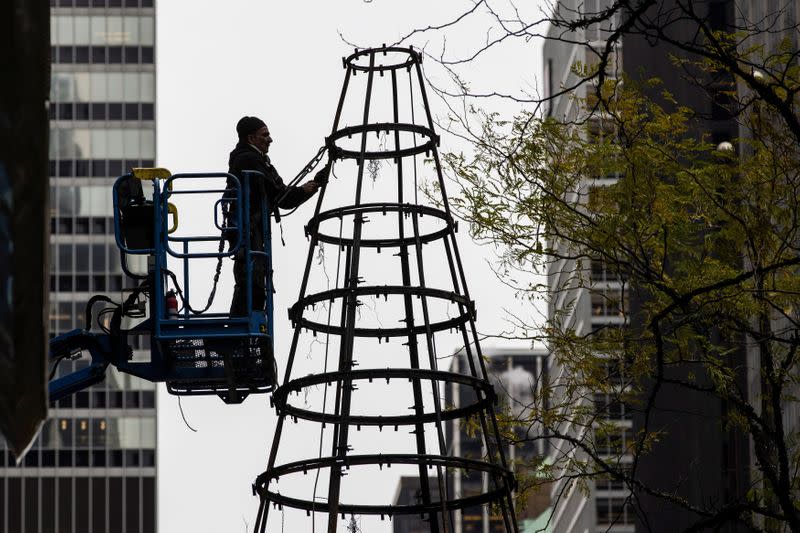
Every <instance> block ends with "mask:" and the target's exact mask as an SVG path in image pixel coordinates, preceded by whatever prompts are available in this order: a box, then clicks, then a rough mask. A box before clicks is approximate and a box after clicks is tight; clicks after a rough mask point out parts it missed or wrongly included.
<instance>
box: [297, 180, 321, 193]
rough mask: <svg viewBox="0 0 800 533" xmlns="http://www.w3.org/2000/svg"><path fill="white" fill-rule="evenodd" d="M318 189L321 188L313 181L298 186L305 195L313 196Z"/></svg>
mask: <svg viewBox="0 0 800 533" xmlns="http://www.w3.org/2000/svg"><path fill="white" fill-rule="evenodd" d="M320 187H322V185H320V184H319V183H318V182H316V181H313V180H312V181H307V182H305V183H304V184H302V185H301V186H300V188H301V189H303V190H304V191H305V192H306V193H307V194H314V193H315V192H317V189H319V188H320Z"/></svg>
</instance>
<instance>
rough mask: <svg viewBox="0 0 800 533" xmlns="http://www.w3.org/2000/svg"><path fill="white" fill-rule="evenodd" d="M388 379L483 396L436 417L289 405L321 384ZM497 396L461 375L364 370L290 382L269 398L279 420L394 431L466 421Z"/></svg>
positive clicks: (481, 383) (486, 384)
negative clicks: (441, 384) (460, 389)
mask: <svg viewBox="0 0 800 533" xmlns="http://www.w3.org/2000/svg"><path fill="white" fill-rule="evenodd" d="M391 379H407V380H408V381H412V380H426V381H431V382H434V381H442V382H444V383H445V384H447V385H450V384H453V383H456V384H459V385H465V386H468V387H472V389H473V390H475V391H476V392H477V391H482V392H483V394H482V395H476V397H477V398H478V399H477V400H476V401H474V402H473V403H471V404H469V405H465V406H463V407H458V408H456V409H451V410H448V411H441V412H440V413H439V414H438V416H437V413H436V412H429V413H422V414H409V415H394V416H382V415H347V416H342V415H335V414H333V413H322V412H319V411H312V410H310V409H301V408H300V407H297V406H295V405H292V404H291V403H289V395H290V394H292V393H293V392H294V393H298V394H299V393H300V392H302V391H303V389H307V388H309V387H313V386H316V385H322V384H331V383H343V382H344V381H345V380H347V381H364V380H367V381H369V382H370V383H372V381H373V380H385V381H386V383H387V384H388V383H389V381H390V380H391ZM496 398H497V396H496V394H495V392H494V388H493V387H492V385H491V384H489V382H488V381H484V380H482V379H478V378H476V377H473V376H467V375H464V374H455V373H453V372H444V371H441V370H426V369H413V368H374V369H364V370H353V371H350V372H328V373H325V374H312V375H310V376H305V377H302V378H298V379H293V380H292V381H289V382H288V383H286V384H285V385H283V386H282V387H280V388H278V389H277V390H276V391H275V392H274V393H273V395H272V401H273V403H274V405H275V409H276V410H277V411H278V414H279V415H281V416H290V417H293V418H300V419H302V420H310V421H312V422H321V423H340V422H342V423H345V424H348V425H351V426H357V427H358V426H371V427H377V428H379V429H383V427H384V426H385V427H391V426H394V427H395V430H397V427H398V426H411V425H414V424H420V423H433V422H436V421H437V420H442V421H446V420H454V419H457V418H466V417H469V416H471V415H474V414H477V413H479V412H481V411H482V410H484V409H487V408H488V407H489V406H491V405H493V404H494V403H495V400H496Z"/></svg>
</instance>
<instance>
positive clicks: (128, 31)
mask: <svg viewBox="0 0 800 533" xmlns="http://www.w3.org/2000/svg"><path fill="white" fill-rule="evenodd" d="M155 39H156V36H155V18H154V17H153V16H152V15H148V16H135V15H126V16H120V15H117V14H114V15H108V14H106V13H102V12H100V13H97V12H95V13H94V14H91V15H83V14H80V15H72V14H71V15H56V16H53V17H50V44H51V45H55V46H124V45H127V46H134V45H137V46H153V45H154V44H155V42H156V41H155Z"/></svg>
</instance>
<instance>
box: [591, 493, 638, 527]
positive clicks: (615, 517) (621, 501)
mask: <svg viewBox="0 0 800 533" xmlns="http://www.w3.org/2000/svg"><path fill="white" fill-rule="evenodd" d="M595 507H596V510H597V523H598V525H601V524H602V525H610V524H618V525H629V524H634V523H635V515H634V512H633V508H632V506H631V504H630V502H628V501H627V499H626V498H597V500H595Z"/></svg>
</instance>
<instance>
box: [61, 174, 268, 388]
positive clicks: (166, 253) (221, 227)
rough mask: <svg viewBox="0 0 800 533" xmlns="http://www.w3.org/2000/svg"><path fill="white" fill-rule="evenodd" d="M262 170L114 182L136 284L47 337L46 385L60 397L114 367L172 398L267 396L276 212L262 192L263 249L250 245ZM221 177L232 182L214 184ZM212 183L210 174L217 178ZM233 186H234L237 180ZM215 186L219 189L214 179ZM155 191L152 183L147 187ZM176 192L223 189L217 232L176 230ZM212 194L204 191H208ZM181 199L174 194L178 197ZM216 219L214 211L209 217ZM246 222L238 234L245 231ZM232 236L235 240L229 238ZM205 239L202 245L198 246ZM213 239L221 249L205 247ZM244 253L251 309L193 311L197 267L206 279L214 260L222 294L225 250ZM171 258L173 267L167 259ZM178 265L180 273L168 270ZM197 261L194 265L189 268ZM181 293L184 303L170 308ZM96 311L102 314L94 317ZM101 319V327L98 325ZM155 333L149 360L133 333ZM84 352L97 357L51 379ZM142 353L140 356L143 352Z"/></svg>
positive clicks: (122, 243) (120, 233)
mask: <svg viewBox="0 0 800 533" xmlns="http://www.w3.org/2000/svg"><path fill="white" fill-rule="evenodd" d="M257 176H259V174H258V173H257V172H245V173H244V176H243V179H242V180H241V182H240V180H239V179H237V178H236V177H235V176H232V175H230V174H227V173H210V174H175V175H172V174H170V172H169V171H168V170H166V169H162V168H147V169H133V170H132V171H131V173H129V174H126V175H124V176H121V177H119V178H118V179H117V180H116V182H115V183H114V186H113V189H112V194H113V209H114V235H115V239H116V243H117V246H118V248H119V250H120V257H121V263H122V270H123V272H124V273H125V274H126V275H127V276H128V277H130V278H131V279H132V280H135V283H138V286H137V287H136V288H133V289H130V290H128V291H127V292H125V293H124V294H123V301H121V302H120V301H114V300H112V299H111V298H109V297H107V296H102V295H98V296H94V297H92V298H91V299H90V300H89V303H88V304H87V309H86V326H85V328H84V329H75V330H72V331H69V332H67V333H65V334H63V335H59V336H57V337H55V338H53V339H52V340H51V341H50V360H51V362H52V365H53V371H52V372H51V381H50V384H49V392H50V399H51V400H58V399H60V398H63V397H65V396H68V395H70V394H73V393H75V392H77V391H79V390H82V389H85V388H87V387H89V386H91V385H94V384H96V383H99V382H101V381H103V379H104V378H105V373H106V370H107V368H108V366H109V365H113V366H114V367H116V368H117V370H119V371H121V372H125V373H128V374H131V375H134V376H137V377H140V378H142V379H145V380H148V381H153V382H162V381H163V382H165V383H166V385H167V390H168V391H169V392H170V393H172V394H176V395H208V394H214V395H218V396H219V397H220V398H222V400H223V401H225V402H226V403H240V402H242V401H243V400H244V399H245V398H246V397H247V396H248V395H249V394H255V393H268V392H271V391H272V390H273V389H274V388H275V386H276V377H277V369H276V365H275V357H274V352H273V342H272V340H273V321H272V318H273V312H272V311H273V303H272V292H273V291H272V279H271V272H272V257H271V240H270V218H269V214H268V213H269V211H268V209H267V208H268V206H267V205H266V199H262V206H261V207H262V209H261V213H262V216H261V220H260V223H261V225H262V228H261V230H262V234H263V236H264V247H263V250H254V249H252V247H251V239H249V238H247V236H249V235H250V234H251V232H250V229H251V227H250V224H251V223H252V222H253V221H251V217H250V216H246V214H247V213H249V212H250V206H249V202H250V194H249V189H250V187H249V185H250V181H251V180H252V179H253V178H255V177H257ZM220 179H224V180H227V184H228V185H227V187H228V188H224V187H223V188H216V189H215V188H208V187H209V184H210V183H212V184H216V183H218V182H219V181H220ZM212 180H213V181H212ZM143 184H151V185H152V190H153V193H152V199H146V198H145V197H144V194H143V192H142V191H143V190H144V189H143V187H142V185H143ZM230 184H234V186H233V187H231V185H230ZM212 187H213V186H212ZM148 188H149V187H148ZM179 195H217V196H214V197H213V198H217V199H216V201H215V202H214V204H213V205H214V212H213V221H214V227H215V228H216V230H217V231H218V232H219V233H216V234H213V235H188V236H186V235H184V233H185V232H181V235H183V236H178V235H176V229H177V228H178V210H177V208H176V207H175V204H173V203H172V202H171V201H170V200H171V199H176V198H177V197H178V196H179ZM206 198H208V196H206ZM175 201H177V200H175ZM208 216H209V217H211V216H212V214H211V213H209V214H208ZM239 229H241V231H239ZM224 235H225V236H227V235H233V236H232V237H231V238H230V239H229V240H230V245H229V246H227V250H226V249H225V248H226V245H227V244H228V242H226V241H227V240H228V239H225V238H223V236H224ZM203 243H205V246H204V248H205V249H204V250H202V251H197V250H196V249H197V248H198V247H202V246H203ZM214 243H219V246H218V250H217V251H216V252H215V251H209V248H210V247H213V244H214ZM237 254H244V256H245V257H246V258H247V261H246V265H247V267H246V274H247V275H246V279H247V284H246V285H247V286H246V294H247V314H246V316H230V315H229V314H228V313H219V312H216V313H212V312H208V306H206V309H202V310H199V311H196V310H194V309H192V308H191V306H190V305H189V279H190V275H191V274H192V273H195V274H196V275H204V276H208V272H207V271H203V270H202V268H200V269H198V267H199V266H200V262H201V261H202V260H205V264H208V263H209V259H211V260H214V259H216V260H217V261H218V265H217V276H216V277H215V280H214V287H213V288H212V296H211V298H210V299H209V305H210V301H211V299H212V298H213V295H214V293H215V291H216V283H217V281H218V278H219V271H220V267H221V262H222V260H223V259H224V258H225V257H234V256H235V255H237ZM137 256H139V257H142V258H144V259H145V260H146V261H142V260H141V259H140V260H139V262H141V263H144V262H146V264H147V268H146V272H145V271H144V269H142V272H134V270H135V269H132V268H130V267H129V263H130V262H131V258H135V257H137ZM258 256H264V260H265V261H266V268H265V269H263V271H264V275H265V278H266V279H265V280H264V284H263V286H265V287H266V294H265V301H266V305H265V307H266V309H264V310H261V309H253V302H252V290H251V287H252V286H253V281H254V280H253V276H254V271H255V270H254V268H253V262H254V261H255V260H256V259H257V258H258ZM170 258H171V261H170V265H168V259H170ZM176 264H177V265H179V266H178V268H174V270H175V271H177V272H178V273H179V274H180V277H182V279H183V284H182V285H183V286H182V287H181V286H180V285H179V284H178V283H179V281H178V278H179V276H176V274H175V273H174V272H173V270H170V268H169V267H170V266H173V267H174V265H176ZM193 267H194V269H193ZM172 298H175V299H177V300H178V301H179V302H180V303H182V304H183V306H182V308H181V309H177V308H175V307H174V304H173V306H172V307H170V306H168V303H167V302H168V300H170V299H172ZM98 302H105V304H106V305H107V306H108V307H106V309H107V310H109V311H108V312H101V313H99V314H103V315H104V316H105V317H107V316H108V314H110V316H111V319H110V321H105V323H103V322H102V321H101V320H100V319H99V314H98V316H97V317H93V313H92V308H93V307H94V306H95V304H97V303H98ZM94 318H97V320H96V322H95V324H93V321H94ZM93 325H95V326H96V329H97V331H92V326H93ZM136 336H149V338H150V358H149V361H145V360H141V361H140V360H134V358H133V354H134V351H133V349H132V347H131V340H132V339H133V338H134V337H136ZM86 352H88V354H89V356H90V357H91V362H90V364H89V365H88V366H87V367H84V368H82V369H80V370H78V371H76V372H74V373H71V374H68V375H65V376H62V377H59V378H57V379H52V378H53V376H54V375H55V374H56V372H55V370H56V367H57V366H58V363H60V362H61V361H62V360H65V359H77V358H80V357H82V356H84V355H85V354H86ZM137 359H138V358H137Z"/></svg>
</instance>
